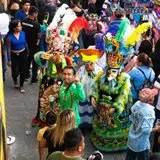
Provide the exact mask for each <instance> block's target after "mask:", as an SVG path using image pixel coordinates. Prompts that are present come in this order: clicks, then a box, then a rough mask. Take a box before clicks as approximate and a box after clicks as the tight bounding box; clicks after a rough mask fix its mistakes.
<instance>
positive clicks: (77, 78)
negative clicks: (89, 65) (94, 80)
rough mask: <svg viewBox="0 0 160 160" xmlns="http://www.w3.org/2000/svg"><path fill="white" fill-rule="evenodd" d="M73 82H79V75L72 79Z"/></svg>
mask: <svg viewBox="0 0 160 160" xmlns="http://www.w3.org/2000/svg"><path fill="white" fill-rule="evenodd" d="M73 82H74V83H75V84H77V83H79V82H80V79H79V77H77V76H75V78H74V81H73Z"/></svg>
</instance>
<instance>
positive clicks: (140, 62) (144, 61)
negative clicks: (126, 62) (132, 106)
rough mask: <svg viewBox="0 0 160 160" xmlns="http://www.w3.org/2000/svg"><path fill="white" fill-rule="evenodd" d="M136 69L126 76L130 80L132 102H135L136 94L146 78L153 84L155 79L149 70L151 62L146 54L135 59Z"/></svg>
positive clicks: (150, 69) (151, 70)
mask: <svg viewBox="0 0 160 160" xmlns="http://www.w3.org/2000/svg"><path fill="white" fill-rule="evenodd" d="M136 63H137V67H136V68H133V69H132V70H131V71H130V72H129V73H128V74H129V75H130V79H131V83H132V86H131V91H132V98H133V101H134V102H136V101H137V100H138V92H139V89H140V88H141V87H142V86H143V84H144V82H145V80H146V78H147V79H148V80H150V81H151V82H153V80H154V78H155V73H154V71H153V69H152V68H151V67H152V66H153V65H152V60H151V58H149V57H148V55H147V54H145V53H141V54H139V55H138V57H137V62H136Z"/></svg>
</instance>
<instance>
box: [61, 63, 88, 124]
mask: <svg viewBox="0 0 160 160" xmlns="http://www.w3.org/2000/svg"><path fill="white" fill-rule="evenodd" d="M75 74H76V71H75V69H74V68H73V67H70V66H67V67H65V68H64V69H63V84H62V86H61V87H60V91H59V99H60V109H61V110H62V111H63V110H65V109H72V110H73V111H74V113H75V116H76V126H78V125H79V124H80V116H79V101H84V100H85V99H86V96H85V92H84V89H83V87H82V84H81V83H80V79H79V78H78V77H76V75H75Z"/></svg>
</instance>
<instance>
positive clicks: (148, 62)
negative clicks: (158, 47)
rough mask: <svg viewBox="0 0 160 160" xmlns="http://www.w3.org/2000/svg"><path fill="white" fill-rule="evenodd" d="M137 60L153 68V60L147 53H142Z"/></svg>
mask: <svg viewBox="0 0 160 160" xmlns="http://www.w3.org/2000/svg"><path fill="white" fill-rule="evenodd" d="M137 60H138V62H140V63H142V65H144V66H148V67H153V64H152V60H151V58H150V57H149V56H148V55H147V54H145V53H140V54H139V55H138V57H137Z"/></svg>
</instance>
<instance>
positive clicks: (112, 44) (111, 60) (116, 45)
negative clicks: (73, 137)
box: [104, 36, 123, 69]
mask: <svg viewBox="0 0 160 160" xmlns="http://www.w3.org/2000/svg"><path fill="white" fill-rule="evenodd" d="M104 41H105V52H106V54H107V58H106V60H107V66H108V67H109V68H117V69H118V68H120V67H121V65H122V64H123V54H122V53H121V52H120V45H121V44H120V42H119V41H117V40H116V39H114V38H111V37H108V36H105V37H104Z"/></svg>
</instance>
